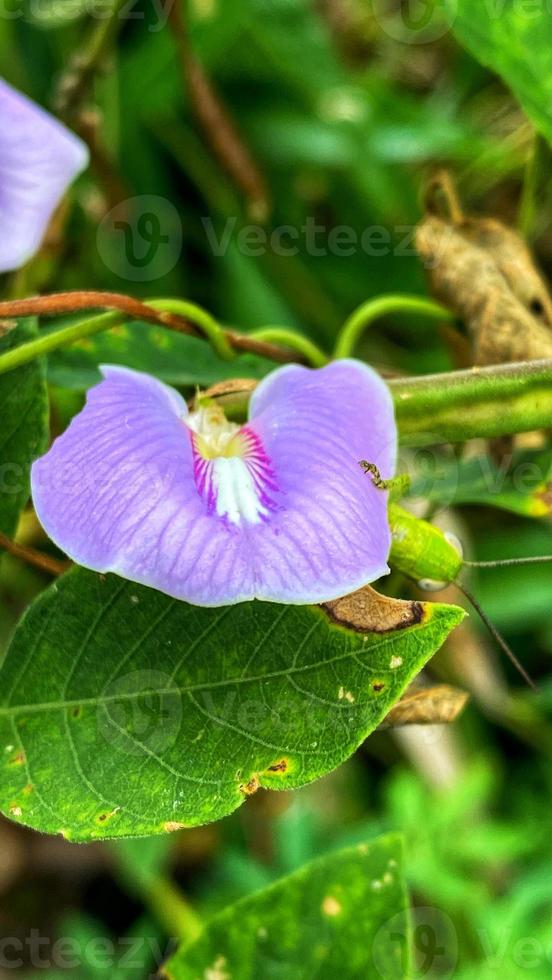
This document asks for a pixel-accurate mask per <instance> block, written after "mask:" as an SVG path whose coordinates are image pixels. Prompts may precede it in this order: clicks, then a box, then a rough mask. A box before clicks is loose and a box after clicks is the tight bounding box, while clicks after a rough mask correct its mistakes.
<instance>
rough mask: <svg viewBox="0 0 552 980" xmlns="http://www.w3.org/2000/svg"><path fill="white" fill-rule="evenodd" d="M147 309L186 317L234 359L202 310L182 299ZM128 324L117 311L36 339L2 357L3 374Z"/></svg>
mask: <svg viewBox="0 0 552 980" xmlns="http://www.w3.org/2000/svg"><path fill="white" fill-rule="evenodd" d="M147 305H148V306H151V307H153V308H154V309H156V310H161V311H162V312H166V313H176V314H178V315H180V316H183V317H185V318H186V319H187V320H190V321H191V322H192V323H194V324H195V325H196V326H197V327H198V328H199V329H200V330H201V331H202V333H203V334H204V335H205V337H206V339H207V340H208V341H209V343H210V344H212V346H213V348H214V349H215V351H216V352H217V354H218V355H219V356H220V357H221V358H223V359H224V360H229V359H230V358H231V357H235V352H234V351H233V350H232V348H231V346H230V344H229V342H228V340H227V338H226V335H225V333H224V331H223V329H222V327H220V326H219V325H218V323H217V322H216V321H215V320H214V319H213V317H212V316H211V315H210V314H209V313H207V312H206V311H205V310H202V309H201V307H199V306H196V305H195V304H194V303H188V302H186V301H185V300H179V299H154V300H148V301H147ZM127 320H128V314H126V313H119V312H117V311H114V312H109V313H99V314H97V315H96V316H93V317H89V318H87V319H86V320H79V322H78V323H72V324H71V325H70V326H68V327H60V328H59V329H58V330H51V331H50V332H49V333H45V334H42V335H41V336H40V337H37V338H36V340H30V341H29V342H28V343H26V344H21V345H20V346H19V347H14V348H13V349H12V350H9V351H6V353H5V354H2V355H0V374H4V373H5V372H6V371H11V370H12V369H13V368H16V367H21V365H22V364H27V363H28V362H29V361H33V360H34V359H35V358H37V357H41V356H42V355H44V354H50V353H51V352H52V351H55V350H59V348H60V347H68V346H69V345H70V344H74V343H75V342H76V341H77V340H83V339H84V338H85V337H92V336H94V334H97V333H101V332H102V331H103V330H109V329H110V328H111V327H118V326H120V325H121V324H123V323H126V322H127Z"/></svg>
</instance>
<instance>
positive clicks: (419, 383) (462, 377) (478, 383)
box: [220, 359, 552, 446]
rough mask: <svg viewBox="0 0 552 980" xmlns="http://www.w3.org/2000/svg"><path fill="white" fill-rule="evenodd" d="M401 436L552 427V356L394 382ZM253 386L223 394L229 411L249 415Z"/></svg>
mask: <svg viewBox="0 0 552 980" xmlns="http://www.w3.org/2000/svg"><path fill="white" fill-rule="evenodd" d="M388 385H389V388H390V389H391V394H392V395H393V401H394V403H395V415H396V418H397V423H398V427H399V434H400V439H401V442H402V443H403V444H404V445H410V446H431V445H436V444H438V443H441V442H452V443H461V442H466V441H467V440H468V439H475V438H484V439H491V438H494V437H495V436H505V435H514V434H515V433H516V432H530V431H532V430H534V429H546V428H549V427H550V425H551V423H552V360H550V359H549V360H543V361H527V362H524V363H521V364H506V365H498V366H496V367H487V368H480V369H478V368H473V369H471V370H468V371H449V372H447V373H446V374H433V375H426V376H424V377H420V378H409V379H402V378H401V379H399V380H392V381H389V382H388ZM250 394H251V392H236V393H229V394H227V395H224V396H222V397H221V398H220V403H221V405H222V407H223V408H224V411H225V413H226V415H227V416H228V417H229V418H232V419H234V420H236V421H240V420H243V419H244V418H245V417H246V416H247V405H248V401H249V397H250Z"/></svg>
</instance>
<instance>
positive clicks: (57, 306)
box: [0, 290, 301, 363]
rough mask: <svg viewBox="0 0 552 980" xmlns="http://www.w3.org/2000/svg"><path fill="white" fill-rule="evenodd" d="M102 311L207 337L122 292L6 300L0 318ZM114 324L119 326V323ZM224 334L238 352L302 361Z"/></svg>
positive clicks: (262, 344)
mask: <svg viewBox="0 0 552 980" xmlns="http://www.w3.org/2000/svg"><path fill="white" fill-rule="evenodd" d="M156 302H157V301H156ZM176 302H177V301H175V303H176ZM159 305H160V306H161V305H163V301H159ZM164 305H166V306H170V305H171V301H170V300H167V301H166V304H164ZM99 309H103V310H115V311H119V312H121V313H123V314H125V316H126V317H129V318H130V319H137V320H145V321H146V322H147V323H153V324H156V325H158V326H161V327H165V328H167V329H168V330H175V331H176V332H177V333H183V334H187V335H189V336H191V337H200V338H205V337H206V333H205V331H204V330H203V329H202V328H201V326H198V324H196V323H194V322H193V320H192V319H187V318H185V317H183V316H179V315H177V314H175V313H171V312H170V311H169V310H167V309H161V308H154V307H153V306H150V305H148V304H147V303H143V302H142V301H141V300H138V299H134V298H133V297H132V296H125V295H123V294H122V293H110V292H97V291H95V290H77V291H75V292H67V293H51V294H50V295H48V296H33V297H30V298H29V299H17V300H5V301H3V302H0V318H4V317H6V318H8V317H23V316H59V315H60V314H63V313H75V312H77V311H78V310H99ZM201 314H202V311H200V310H199V308H198V323H201V322H202V315H201ZM203 316H204V314H203ZM111 325H112V326H115V323H113V324H111ZM221 333H222V334H223V336H224V337H225V338H226V340H227V341H228V343H229V344H230V346H231V347H232V348H233V349H234V350H235V351H248V352H249V353H252V354H257V355H259V356H260V357H266V358H268V359H269V360H271V361H277V362H279V363H287V362H289V361H295V362H297V361H300V360H301V357H300V356H298V354H297V353H296V352H293V351H291V350H287V349H285V348H283V347H279V346H277V345H276V344H272V343H269V342H268V341H264V340H258V339H256V338H255V337H249V336H247V335H246V334H241V333H238V332H237V331H234V330H223V331H221Z"/></svg>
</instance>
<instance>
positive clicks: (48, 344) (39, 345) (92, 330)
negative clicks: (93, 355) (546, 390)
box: [0, 312, 128, 374]
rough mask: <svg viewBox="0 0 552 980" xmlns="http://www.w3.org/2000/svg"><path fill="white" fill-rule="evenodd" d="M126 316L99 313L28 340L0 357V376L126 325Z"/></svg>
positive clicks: (122, 314) (123, 314)
mask: <svg viewBox="0 0 552 980" xmlns="http://www.w3.org/2000/svg"><path fill="white" fill-rule="evenodd" d="M127 320H128V316H127V314H125V313H117V312H113V313H100V314H98V316H93V317H90V318H89V319H88V320H80V321H79V322H78V323H72V324H71V325H70V326H69V327H60V328H59V330H51V331H50V332H49V333H45V334H42V335H41V336H40V337H37V338H36V340H30V341H29V342H28V343H26V344H21V345H20V346H19V347H14V348H12V349H11V350H9V351H6V353H5V354H2V355H0V374H4V373H5V372H6V371H11V370H12V369H13V368H16V367H21V365H22V364H27V363H28V362H29V361H34V360H35V358H37V357H41V356H42V355H43V354H50V353H51V352H52V351H54V350H58V349H59V348H60V347H67V346H68V345H69V344H74V343H75V341H77V340H82V339H83V338H84V337H92V336H93V335H94V334H96V333H101V331H102V330H109V329H110V327H118V326H120V325H121V324H122V323H126V321H127Z"/></svg>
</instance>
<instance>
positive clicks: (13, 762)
mask: <svg viewBox="0 0 552 980" xmlns="http://www.w3.org/2000/svg"><path fill="white" fill-rule="evenodd" d="M9 764H10V766H24V765H25V753H24V752H18V753H17V754H16V755H14V756H13V758H12V759H10V762H9Z"/></svg>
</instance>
